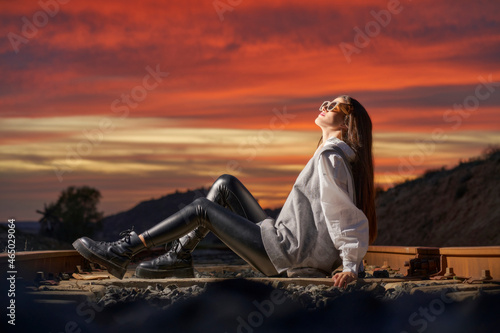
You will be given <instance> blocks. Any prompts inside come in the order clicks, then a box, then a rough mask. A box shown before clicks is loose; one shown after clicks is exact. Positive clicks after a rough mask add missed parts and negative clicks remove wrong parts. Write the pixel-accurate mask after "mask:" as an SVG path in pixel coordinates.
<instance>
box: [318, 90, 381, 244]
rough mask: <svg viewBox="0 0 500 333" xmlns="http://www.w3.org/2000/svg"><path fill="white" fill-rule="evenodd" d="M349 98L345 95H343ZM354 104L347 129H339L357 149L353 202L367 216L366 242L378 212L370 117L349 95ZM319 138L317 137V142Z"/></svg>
mask: <svg viewBox="0 0 500 333" xmlns="http://www.w3.org/2000/svg"><path fill="white" fill-rule="evenodd" d="M342 97H344V98H347V99H349V97H348V96H342ZM350 101H351V103H350V104H351V105H352V106H353V107H354V108H353V110H352V111H351V112H350V114H348V115H346V116H345V118H344V121H345V124H346V126H347V131H342V138H341V139H342V141H344V142H345V143H347V144H348V145H349V146H350V147H351V148H352V149H353V150H354V152H355V153H356V158H355V160H354V161H353V162H352V163H351V167H352V173H353V177H354V186H355V188H356V206H357V207H358V208H359V209H361V210H362V211H363V213H364V214H365V215H366V217H367V218H368V225H369V243H370V244H372V243H373V242H374V241H375V239H376V238H377V216H376V215H375V186H374V181H373V178H374V177H373V155H372V121H371V119H370V116H369V115H368V112H366V110H365V108H364V107H363V106H362V105H361V103H359V102H358V101H357V100H355V99H354V98H350ZM321 142H322V139H320V143H321Z"/></svg>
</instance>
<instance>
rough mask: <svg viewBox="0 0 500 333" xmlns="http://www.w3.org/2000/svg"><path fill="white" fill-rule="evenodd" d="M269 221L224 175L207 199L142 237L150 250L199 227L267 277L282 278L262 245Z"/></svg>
mask: <svg viewBox="0 0 500 333" xmlns="http://www.w3.org/2000/svg"><path fill="white" fill-rule="evenodd" d="M266 217H267V214H266V213H265V212H264V211H263V210H262V208H261V207H260V206H259V204H258V203H257V200H255V198H254V197H253V196H252V195H251V194H250V192H249V191H248V190H247V189H246V188H245V186H243V184H242V183H241V182H240V181H239V180H238V179H237V178H235V177H233V176H230V175H223V176H221V177H219V178H218V179H217V180H216V181H215V183H214V184H213V185H212V187H211V189H210V191H209V192H208V195H207V197H206V198H198V199H196V200H195V201H193V202H192V203H191V204H189V205H187V206H186V207H184V208H183V209H181V210H180V211H178V212H177V213H175V214H173V215H172V216H170V217H168V218H167V219H165V220H164V221H162V222H160V223H158V224H157V225H156V226H154V227H153V228H151V229H149V230H147V231H145V232H143V233H142V236H143V237H144V239H145V240H146V244H147V246H148V247H151V246H156V245H162V244H165V243H167V242H170V241H173V240H175V239H177V238H179V237H181V236H183V235H185V234H187V233H188V232H190V231H191V230H194V229H195V228H197V227H201V228H203V227H204V228H208V229H209V230H210V231H212V232H213V233H214V234H215V235H216V236H217V237H218V238H219V239H220V240H221V241H222V242H224V243H225V244H226V245H227V246H228V247H229V248H230V249H231V250H233V251H234V252H235V253H236V254H237V255H239V256H240V257H241V258H243V259H244V260H245V261H246V262H248V263H249V264H250V265H252V266H253V267H255V268H256V269H258V270H259V271H261V272H262V273H263V274H265V275H267V276H273V275H278V272H277V271H276V269H275V268H274V266H273V264H272V263H271V261H270V260H269V257H268V255H267V252H266V250H265V248H264V244H263V242H262V236H261V234H260V226H258V225H257V224H255V223H256V222H260V221H262V220H264V219H265V218H266Z"/></svg>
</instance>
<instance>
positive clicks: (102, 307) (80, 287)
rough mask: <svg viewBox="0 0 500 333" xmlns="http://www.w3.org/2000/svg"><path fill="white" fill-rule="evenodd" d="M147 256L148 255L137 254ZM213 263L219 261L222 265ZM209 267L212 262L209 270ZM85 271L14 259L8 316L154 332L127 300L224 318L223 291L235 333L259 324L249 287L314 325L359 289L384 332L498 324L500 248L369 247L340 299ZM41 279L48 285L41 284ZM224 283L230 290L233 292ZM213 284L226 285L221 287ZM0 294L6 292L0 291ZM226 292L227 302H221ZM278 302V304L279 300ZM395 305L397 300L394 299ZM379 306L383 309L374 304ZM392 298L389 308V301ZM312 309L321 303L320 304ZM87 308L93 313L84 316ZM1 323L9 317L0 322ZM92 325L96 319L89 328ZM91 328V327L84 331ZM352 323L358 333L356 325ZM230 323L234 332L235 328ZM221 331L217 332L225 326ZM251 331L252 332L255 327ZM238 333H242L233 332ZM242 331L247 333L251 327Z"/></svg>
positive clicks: (323, 286) (249, 282) (28, 256)
mask: <svg viewBox="0 0 500 333" xmlns="http://www.w3.org/2000/svg"><path fill="white" fill-rule="evenodd" d="M155 254H156V253H151V252H150V253H146V254H145V255H146V256H147V255H155ZM216 258H217V259H218V261H219V262H220V257H216ZM139 259H140V258H139ZM216 261H217V260H216ZM216 261H213V260H212V263H213V262H216ZM10 263H11V262H9V257H8V255H7V254H5V253H3V254H0V268H1V269H2V270H3V271H4V272H7V273H9V272H10V271H12V269H11V267H9V264H10ZM90 264H91V263H89V262H88V261H87V260H86V259H84V258H83V257H82V256H81V255H80V254H78V252H76V251H73V250H64V251H34V252H18V253H16V257H15V276H16V282H14V284H16V285H15V286H14V288H15V289H16V293H17V295H18V296H15V297H18V298H17V299H16V302H17V303H16V304H17V305H16V306H17V308H16V310H15V311H17V312H16V313H15V315H17V320H18V321H17V323H18V324H21V325H26V326H27V327H28V328H29V329H34V328H36V329H38V330H42V331H47V330H48V331H54V330H56V331H64V330H66V331H79V329H80V328H81V329H85V331H88V332H93V331H96V332H100V331H102V330H103V329H105V328H106V329H107V328H109V327H115V326H116V327H127V328H129V331H134V330H143V329H144V327H143V326H142V325H144V323H146V326H147V325H150V326H151V327H150V328H152V327H155V325H157V324H158V322H161V325H165V324H167V322H164V321H163V319H159V318H164V316H165V315H168V312H162V314H161V316H160V317H155V316H154V315H150V317H148V318H150V319H151V320H152V321H138V322H136V320H137V319H134V320H132V319H131V318H133V317H131V316H130V313H131V312H130V311H132V310H129V309H136V310H137V305H134V304H140V303H127V302H129V301H127V300H126V299H128V298H134V300H135V297H139V296H140V297H142V298H141V299H140V300H142V301H145V300H146V299H147V297H149V299H150V300H149V301H148V302H150V301H151V295H155V296H154V297H155V299H154V301H151V302H152V303H150V305H151V304H156V305H157V304H160V305H162V304H165V303H162V302H168V304H173V303H174V302H178V300H179V298H177V300H175V299H176V297H181V298H180V299H183V298H184V299H185V297H188V298H189V297H193V296H194V294H193V293H195V294H196V295H199V296H200V298H198V299H197V301H196V302H198V303H197V304H199V305H198V306H201V307H205V308H204V309H205V310H204V311H208V312H210V311H222V310H217V309H219V308H218V306H219V305H220V304H218V302H219V301H218V300H217V297H218V295H219V293H220V292H222V294H223V295H226V296H221V297H222V298H224V297H234V298H232V302H234V303H233V304H231V306H232V307H234V309H233V310H231V311H232V312H231V311H229V314H228V313H227V311H228V310H227V309H226V310H224V311H222V312H218V313H219V315H220V316H221V317H217V316H214V318H219V319H217V320H219V321H217V320H216V323H217V325H222V324H221V322H229V323H230V324H231V323H232V324H231V325H233V326H234V327H233V326H231V327H232V328H233V329H236V328H237V329H240V328H241V327H242V326H241V325H242V324H241V320H240V321H236V319H239V318H243V317H244V318H245V319H246V320H248V322H249V323H255V322H256V321H255V320H254V319H255V318H257V317H255V316H257V315H258V314H259V313H257V312H256V310H255V309H258V308H254V305H255V304H256V300H255V299H257V298H255V299H254V298H253V297H254V296H248V289H249V288H250V289H252V288H253V290H255V292H256V295H259V294H261V293H269V295H270V296H268V298H265V299H264V300H259V302H262V303H259V304H264V303H265V304H269V299H271V300H273V296H272V295H273V294H272V293H273V292H275V291H278V292H279V293H280V294H276V295H281V296H280V297H282V296H283V295H285V296H286V297H287V299H288V300H289V301H290V300H293V301H294V302H295V301H297V300H298V301H301V302H302V300H303V299H305V300H306V301H305V304H304V302H302V306H304V309H308V310H310V309H311V306H312V307H313V308H315V309H316V310H317V311H320V312H319V313H323V314H325V315H324V316H323V317H319V318H330V317H331V316H334V315H335V313H332V312H329V311H331V309H335V307H333V308H332V307H328V306H327V305H328V304H330V306H331V305H332V304H339V303H332V302H337V300H340V299H341V298H340V297H339V296H340V295H343V294H344V293H347V294H349V293H350V292H352V291H357V290H360V291H366V292H368V293H370V295H371V296H370V297H372V301H371V303H369V304H373V305H372V307H370V308H369V311H372V312H373V314H374V315H373V316H372V317H371V318H372V319H370V320H371V322H373V323H378V325H379V326H380V325H382V326H383V325H386V326H385V327H386V328H387V327H392V328H391V329H393V327H395V326H396V327H401V329H403V330H402V331H401V332H403V331H404V332H413V331H415V330H417V331H422V330H423V329H424V328H427V325H429V327H432V329H431V330H428V331H429V332H437V331H439V327H441V326H440V325H448V324H449V323H450V321H449V320H450V319H449V318H450V317H448V316H447V315H446V314H451V313H453V311H455V312H456V314H457V316H458V317H455V316H453V318H459V319H458V321H456V319H453V320H455V322H456V323H455V324H456V325H458V326H457V327H461V326H463V327H466V326H464V325H468V322H467V316H463V313H469V314H470V317H471V318H475V320H476V321H477V322H475V323H474V325H476V324H478V325H482V326H481V327H483V328H484V327H488V330H487V331H488V332H491V331H494V330H491V329H490V328H491V327H495V329H496V328H497V326H498V323H497V322H498V319H497V318H498V317H497V315H496V314H494V315H492V313H493V312H495V311H496V310H495V311H494V310H493V309H494V307H495V306H496V305H494V306H493V305H491V304H498V300H499V298H500V246H498V247H467V248H429V247H397V246H371V247H370V248H369V251H368V253H367V255H366V256H365V268H366V271H367V273H368V274H369V276H368V277H365V278H360V279H358V281H357V282H355V283H352V284H350V285H349V286H348V288H347V289H346V290H343V291H342V290H339V289H337V288H336V287H333V286H332V285H333V281H332V279H331V278H279V277H278V278H270V277H264V276H263V275H262V274H260V273H257V272H255V271H253V270H252V269H251V267H250V266H248V265H246V264H230V265H228V264H220V263H219V264H203V265H201V264H198V265H196V260H195V270H196V271H197V275H198V277H196V278H183V279H178V278H168V279H139V278H136V277H134V276H133V274H134V266H135V265H136V264H137V263H135V264H134V263H133V264H131V265H130V266H131V267H130V269H129V270H128V271H127V273H126V275H125V277H124V279H122V280H119V279H117V278H115V277H113V276H111V275H109V274H108V273H107V272H106V271H105V270H104V271H100V270H98V269H95V266H94V270H93V271H90V272H84V271H85V270H89V268H91V265H90ZM78 270H79V271H80V272H81V274H79V275H76V274H75V275H73V277H77V278H76V279H75V278H70V279H69V280H67V279H66V280H61V281H53V282H54V283H53V284H52V283H50V282H51V281H50V279H51V278H52V277H57V276H58V275H59V273H69V274H70V275H71V274H72V273H73V272H75V271H78ZM252 272H253V273H252ZM41 275H43V276H44V277H45V278H46V280H42V281H40V278H41ZM8 276H9V275H8ZM35 277H38V279H39V280H38V281H35ZM66 277H68V275H67V276H66ZM233 277H236V278H237V277H243V278H245V279H244V280H241V279H234V278H233ZM231 281H234V282H237V283H236V284H234V283H233V284H232V282H231ZM254 282H258V284H257V285H256V284H254ZM228 283H229V284H228ZM221 285H223V286H224V287H221ZM209 286H210V288H211V289H210V288H209ZM231 286H232V287H231ZM259 286H261V287H259ZM268 286H271V287H272V290H273V292H271V291H269V289H266V288H268ZM11 288H12V282H11ZM222 288H229V289H222ZM231 288H232V289H231ZM199 290H205V293H203V294H199V292H196V291H199ZM209 290H210V291H209ZM228 290H229V291H228ZM19 291H23V293H19ZM2 292H4V291H3V290H2ZM228 292H229V294H227V293H228ZM146 295H148V296H146ZM179 295H180V296H179ZM186 295H187V296H186ZM228 295H232V296H228ZM245 295H247V296H245ZM297 295H298V296H297ZM331 295H333V296H331ZM398 295H403V296H398ZM422 295H425V297H424V298H422ZM9 297H10V296H9ZM120 297H121V299H120V300H119V302H125V303H120V304H121V305H122V307H115V308H113V305H108V304H109V303H108V302H110V301H111V302H115V304H116V301H114V299H118V298H120ZM255 297H257V296H255ZM398 297H399V298H398ZM401 297H402V298H401ZM488 297H490V298H488ZM491 297H493V298H491ZM166 298H167V299H168V300H167V301H166V300H165V299H166ZM281 299H283V301H284V298H280V300H281ZM355 299H356V298H355V297H354V298H351V299H348V298H345V297H344V298H342V299H341V300H340V301H339V302H342V308H346V311H348V312H349V311H351V310H349V309H353V308H355V307H356V306H358V304H355V302H356V300H355ZM401 299H403V300H404V301H401ZM478 299H479V300H483V301H482V302H483V303H478V304H479V306H477V304H476V305H475V306H473V307H468V304H470V303H468V302H469V301H470V302H475V301H477V300H478ZM379 300H385V301H389V302H386V303H379ZM391 300H392V301H394V302H393V303H391ZM398 300H399V301H398ZM170 302H172V303H170ZM266 302H267V303H266ZM346 302H347V303H346ZM353 302H354V303H353ZM405 302H406V303H405ZM492 302H493V303H492ZM299 303H300V302H299ZM125 304H129V305H130V308H124V307H123V306H124V305H125ZM276 304H278V303H276ZM294 304H295V303H294ZM297 304H298V303H297ZM318 304H320V305H319V306H318ZM321 304H323V305H321ZM346 304H347V305H346ZM460 304H463V306H462V307H460V306H461V305H460ZM249 306H250V309H251V310H252V311H251V312H245V311H247V310H244V311H243V312H242V310H241V307H243V308H245V307H247V308H248V307H249ZM259 306H260V305H259ZM492 306H493V307H492ZM180 308H182V307H178V308H175V307H174V308H172V309H174V310H172V311H174V312H173V313H174V314H175V313H176V312H175V311H179V310H178V309H180ZM91 309H94V310H92V311H91ZM175 309H177V310H175ZM245 309H246V308H245ZM280 309H281V308H280ZM283 309H286V307H283ZM329 309H330V310H329ZM365 309H366V308H365ZM380 309H385V310H383V311H382V310H380ZM421 309H424V310H425V311H426V310H429V311H430V313H431V315H432V316H431V315H429V317H427V315H428V314H427V313H421V312H420V311H421ZM471 309H472V310H471ZM424 310H422V311H424ZM134 311H135V310H134ZM144 311H146V312H144ZM151 311H153V313H156V312H154V306H153V307H148V308H146V310H143V312H141V313H143V316H144V313H150V312H151ZM276 311H281V310H278V307H277V306H276ZM283 311H285V310H283ZM321 311H323V312H321ZM337 311H338V310H337ZM384 311H385V312H384ZM391 311H393V312H391ZM394 311H397V313H398V316H396V315H391V316H389V317H387V313H395V312H394ZM467 311H469V312H467ZM491 311H493V312H491ZM201 312H203V311H201ZM177 313H178V312H177ZM297 313H298V314H301V313H302V314H305V315H307V313H308V312H300V311H299V312H290V313H282V314H281V315H279V316H276V318H274V317H269V320H278V318H284V317H283V316H285V317H286V316H288V317H287V318H289V319H288V320H293V318H294V317H295V316H297ZM317 313H318V312H317ZM377 313H378V314H379V315H380V314H383V313H386V317H380V316H378V317H377V315H376V314H377ZM443 313H444V314H443ZM442 314H443V315H442ZM33 315H35V317H36V318H37V319H36V320H35V319H32V316H33ZM8 316H9V314H7V317H8ZM174 316H175V315H174ZM240 316H243V317H240ZM245 316H247V317H245ZM252 316H253V317H252ZM280 316H281V317H280ZM339 316H342V315H339ZM460 316H461V317H460ZM482 316H484V318H486V320H483V319H478V318H483V317H482ZM261 317H262V321H264V319H265V318H267V317H265V316H264V315H261ZM94 318H98V319H96V320H95V321H94ZM220 318H223V319H220ZM259 318H260V317H259ZM307 318H308V317H307ZM337 318H338V317H337ZM412 318H413V319H412ZM427 318H434V319H435V318H438V320H439V321H437V322H434V319H433V320H430V319H429V320H427ZM7 319H9V318H7ZM205 319H206V318H205ZM316 319H317V318H316ZM155 320H156V322H155ZM252 320H254V321H252ZM260 320H261V319H259V322H260ZM266 320H267V319H266ZM322 320H323V319H322ZM324 320H326V319H324ZM425 320H427V321H425ZM460 320H462V321H460ZM35 322H36V323H35ZM39 323H41V325H42V326H40V324H39ZM155 323H156V324H155ZM424 323H425V325H424ZM89 324H90V325H94V326H88V325H89ZM358 324H359V325H361V326H362V322H360V323H357V325H358ZM68 325H69V326H68ZM75 325H76V326H75ZM120 325H121V326H120ZM237 325H240V326H241V327H240V326H238V327H237ZM252 325H253V324H252ZM315 325H316V326H317V327H319V328H321V327H322V325H324V323H323V324H322V322H321V321H319V322H316V324H315ZM374 325H375V324H374ZM431 325H434V326H431ZM18 326H19V325H18ZM198 326H199V327H198V328H200V329H201V328H203V330H205V329H206V326H204V324H203V323H201V322H200V323H199V324H198ZM382 326H380V327H382ZM221 327H224V325H222V326H221ZM248 327H250V326H248ZM248 327H247V328H248ZM308 327H309V326H308ZM349 327H351V328H352V324H349ZM250 328H254V326H252V327H250ZM255 328H257V326H255ZM73 329H75V330H73ZM215 329H216V330H215ZM381 329H382V328H381ZM435 329H438V330H437V331H436V330H435ZM231 330H232V329H231ZM382 330H383V329H382ZM197 331H199V330H197ZM208 331H210V332H211V331H217V332H219V331H222V332H223V331H229V330H227V329H222V330H219V327H218V326H213V327H212V330H208ZM236 331H238V330H236ZM240 331H242V330H241V329H240ZM243 331H245V330H243ZM246 331H248V332H250V330H249V329H247V330H246ZM286 331H287V332H295V331H297V332H299V331H300V332H303V331H304V329H303V328H300V327H296V328H295V330H294V329H286ZM439 332H440V331H439Z"/></svg>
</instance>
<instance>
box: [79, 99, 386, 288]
mask: <svg viewBox="0 0 500 333" xmlns="http://www.w3.org/2000/svg"><path fill="white" fill-rule="evenodd" d="M315 123H316V124H317V125H318V126H319V127H320V128H321V130H322V137H321V139H320V142H319V144H318V148H317V149H316V152H315V153H314V156H313V157H312V158H311V159H310V160H309V162H308V163H307V165H306V166H305V168H304V169H303V170H302V172H301V173H300V174H299V176H298V178H297V180H296V182H295V184H294V186H293V188H292V190H291V192H290V194H289V196H288V198H287V200H286V202H285V204H284V206H283V208H282V210H281V213H280V214H279V216H278V218H277V219H276V220H274V219H272V218H269V217H268V216H267V215H266V214H265V212H264V211H263V210H262V208H261V207H260V206H259V204H258V203H257V201H256V200H255V199H254V198H253V196H252V195H251V194H250V193H249V192H248V190H247V189H246V188H245V187H244V186H243V185H242V184H241V182H240V181H239V180H238V179H236V178H235V177H233V176H230V175H223V176H221V177H220V178H219V179H217V181H216V182H215V183H214V184H213V186H212V187H211V189H210V191H209V192H208V195H207V197H206V198H199V199H196V200H195V201H194V202H193V203H191V204H189V205H188V206H186V207H184V208H183V209H181V210H180V211H179V212H177V213H175V214H174V215H172V216H170V217H168V218H167V219H165V220H164V221H162V222H160V223H158V224H157V225H156V226H154V227H153V228H151V229H149V230H147V231H145V232H143V233H142V234H140V235H137V234H136V233H135V232H134V231H132V230H128V231H126V232H124V233H122V234H120V236H122V238H121V239H120V240H118V241H116V242H96V241H93V240H91V239H89V238H87V237H83V238H80V239H78V240H76V241H75V242H74V243H73V246H74V247H75V249H76V250H78V252H80V254H81V255H83V256H84V257H85V258H87V259H88V260H90V261H95V262H97V263H99V264H101V265H103V266H105V267H106V268H107V269H108V271H109V272H110V273H111V274H112V275H114V276H116V277H118V278H120V279H121V278H123V275H124V274H125V272H126V267H127V265H128V263H129V262H130V260H131V259H132V257H133V256H134V255H135V254H137V253H139V252H141V251H142V250H145V249H147V248H150V247H153V246H158V245H161V244H165V243H167V242H171V241H173V240H176V239H177V240H176V241H175V242H174V245H173V246H172V248H171V249H170V250H169V251H168V252H167V253H166V254H164V255H162V256H160V257H158V258H156V259H153V260H150V261H146V262H142V263H141V264H139V266H138V267H137V269H136V275H137V276H138V277H144V278H164V277H172V276H176V277H186V276H193V275H194V273H193V265H192V260H191V252H192V251H193V250H194V248H195V247H196V245H197V244H198V243H199V241H200V240H201V239H202V238H203V237H205V235H206V234H207V233H208V232H210V231H212V232H213V233H214V234H215V235H216V236H217V237H219V238H220V239H221V240H222V241H223V242H224V243H225V244H226V245H227V246H228V247H229V248H231V249H232V250H233V251H234V252H235V253H236V254H238V255H239V256H240V257H241V258H243V259H244V260H245V261H247V262H248V263H249V264H250V265H252V266H253V267H254V268H256V269H257V270H259V271H260V272H262V273H263V274H265V275H267V276H276V275H280V274H284V273H285V272H286V274H287V275H288V276H322V277H325V276H326V275H330V274H331V273H332V272H333V270H335V269H336V268H337V267H339V266H340V265H342V266H343V271H342V272H341V273H337V274H335V275H334V276H333V280H334V284H335V285H336V286H345V285H346V284H347V283H349V282H351V281H353V280H355V279H356V278H357V276H358V273H359V272H361V271H362V270H363V267H362V260H363V257H364V255H365V254H366V251H367V248H368V244H369V243H372V242H373V241H374V240H375V238H376V233H377V223H376V217H375V203H374V198H375V192H374V185H373V158H372V124H371V120H370V117H369V116H368V113H367V112H366V110H365V109H364V107H363V106H362V105H361V104H360V103H359V102H358V101H356V100H355V99H353V98H350V97H349V96H346V95H343V96H339V97H337V98H335V99H334V100H333V101H331V102H329V101H327V102H324V103H323V104H322V105H321V107H320V114H319V115H318V117H317V118H316V120H315ZM179 237H180V238H179Z"/></svg>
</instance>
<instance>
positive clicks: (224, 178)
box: [212, 174, 238, 186]
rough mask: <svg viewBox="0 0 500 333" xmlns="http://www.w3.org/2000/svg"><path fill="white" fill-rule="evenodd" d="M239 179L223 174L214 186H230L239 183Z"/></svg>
mask: <svg viewBox="0 0 500 333" xmlns="http://www.w3.org/2000/svg"><path fill="white" fill-rule="evenodd" d="M237 181H238V178H236V177H235V176H233V175H228V174H223V175H221V176H220V177H219V178H217V180H216V181H215V182H214V184H213V185H212V186H220V185H228V184H232V183H234V182H237Z"/></svg>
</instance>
